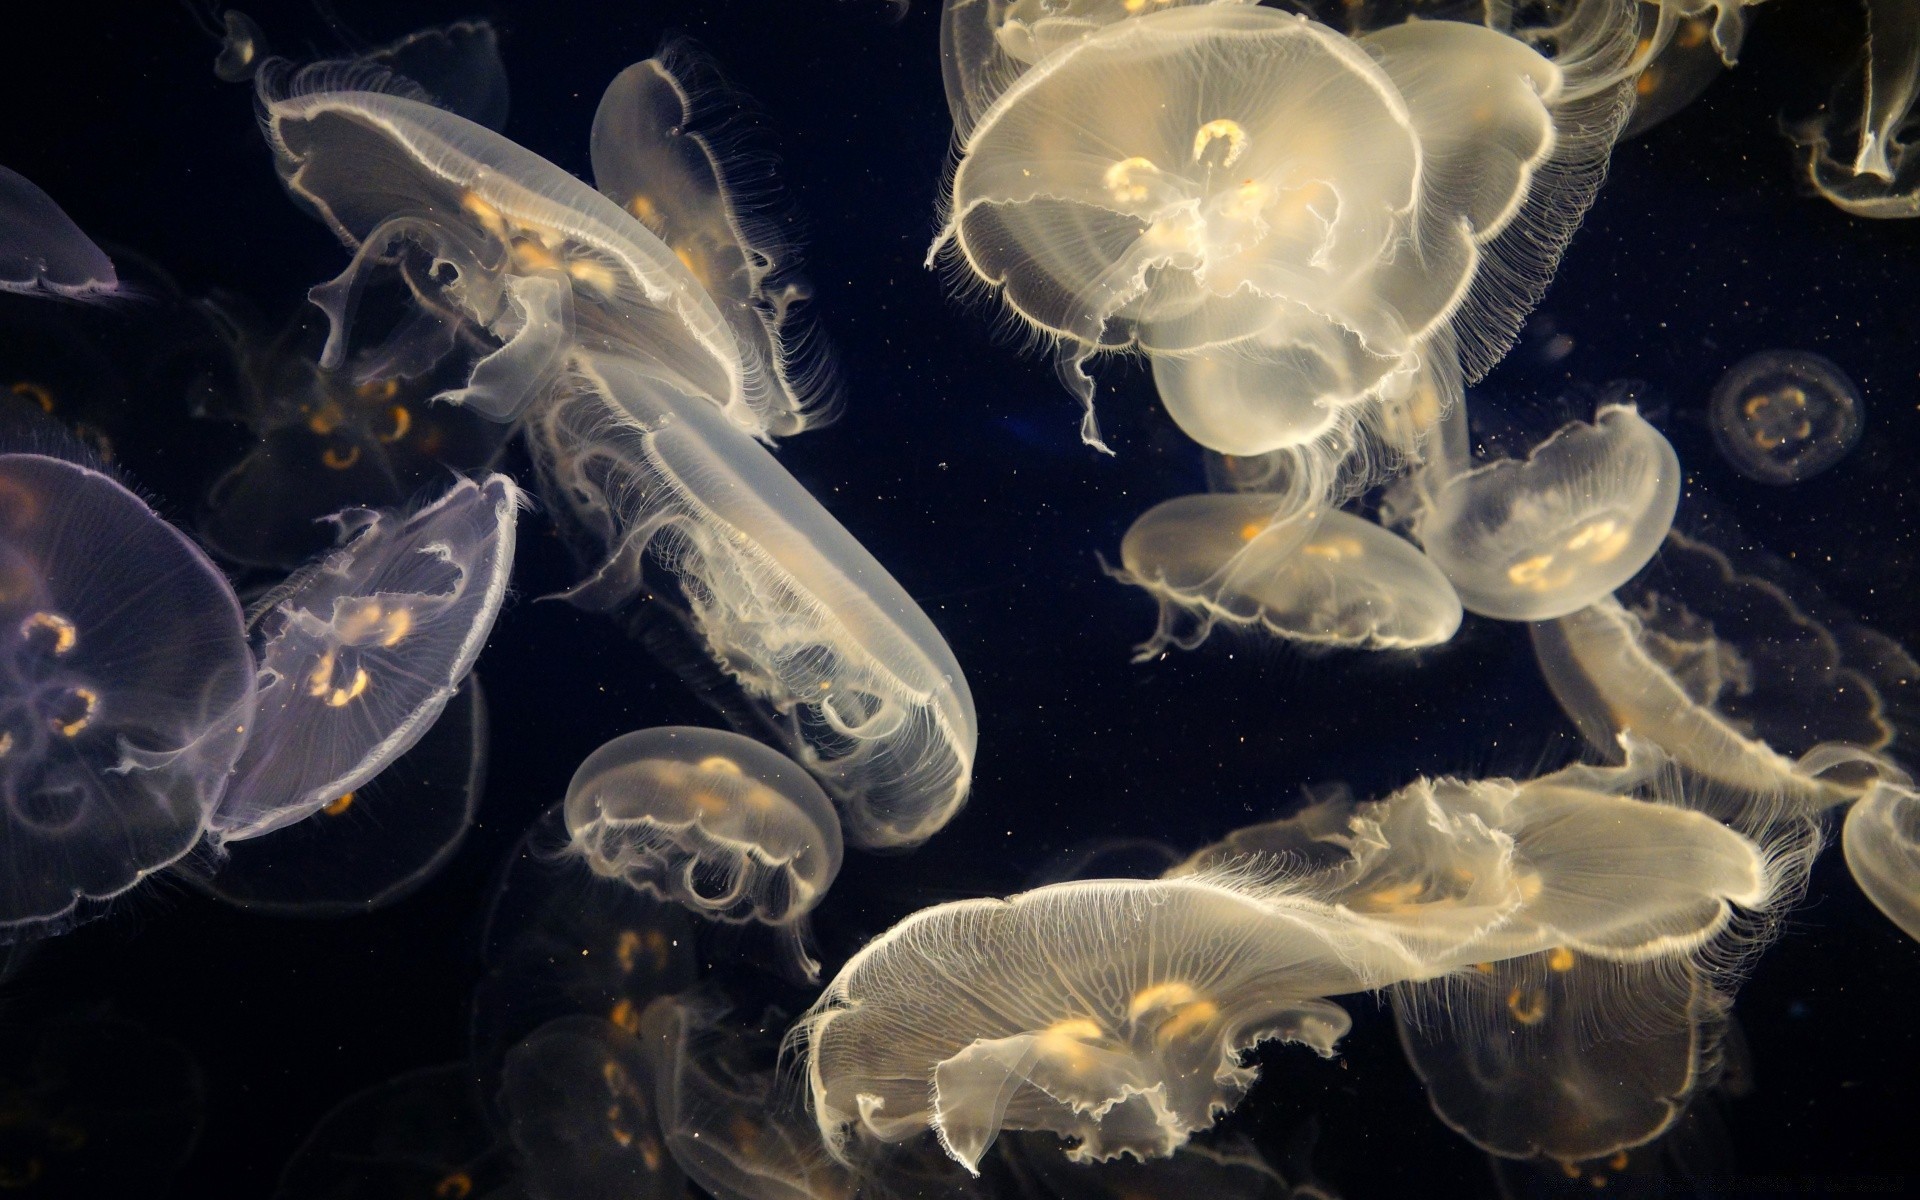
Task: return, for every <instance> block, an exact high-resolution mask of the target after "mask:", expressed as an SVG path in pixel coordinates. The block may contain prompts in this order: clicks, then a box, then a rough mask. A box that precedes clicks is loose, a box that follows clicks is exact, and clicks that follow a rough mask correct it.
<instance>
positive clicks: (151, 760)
mask: <svg viewBox="0 0 1920 1200" xmlns="http://www.w3.org/2000/svg"><path fill="white" fill-rule="evenodd" d="M0 498H3V500H4V502H0V639H4V644H5V650H4V652H3V653H0V801H3V802H4V806H3V807H0V818H3V820H0V839H3V843H0V844H3V845H4V852H5V855H6V862H7V868H6V870H5V873H4V878H5V881H4V884H0V933H9V934H13V935H16V936H17V935H19V934H21V933H23V932H33V931H40V932H48V931H53V930H56V929H58V928H59V927H60V926H62V925H64V924H67V923H70V922H72V921H74V920H76V919H79V918H82V917H84V916H86V915H89V913H90V912H91V911H92V909H93V907H94V906H95V905H96V903H97V902H99V901H104V900H107V899H110V898H112V897H114V896H117V895H119V894H120V893H122V892H124V891H126V890H127V889H129V888H131V887H133V886H134V885H136V884H138V883H139V882H140V881H141V880H143V879H145V878H146V877H147V876H148V875H150V874H152V873H153V872H155V871H157V870H160V869H161V868H163V867H166V866H168V865H169V864H171V863H173V862H175V861H176V860H178V859H179V858H180V857H181V856H183V855H185V854H186V853H187V851H188V850H190V849H191V848H192V847H193V845H194V843H195V842H197V841H199V840H200V836H201V834H202V833H203V832H204V831H205V829H206V827H207V822H208V819H209V816H210V814H211V813H212V811H213V809H214V806H215V804H216V802H217V801H218V800H219V799H220V796H221V790H222V788H223V787H224V786H225V784H226V782H227V778H228V775H229V773H230V772H231V771H232V769H233V767H234V763H235V760H236V759H237V758H238V757H239V755H240V753H241V747H242V744H243V742H244V741H245V740H246V736H247V731H248V729H249V728H250V727H251V725H252V720H251V717H252V712H253V704H254V687H253V659H252V656H251V655H250V654H249V653H248V651H247V643H246V635H245V630H244V627H243V626H242V624H241V614H240V606H239V602H238V601H237V600H235V598H234V595H233V589H232V588H231V587H230V586H228V584H227V581H226V579H225V577H223V576H222V575H221V574H220V572H219V571H218V570H217V569H216V568H215V567H214V566H213V564H212V563H211V562H209V561H207V557H206V555H204V554H202V553H201V552H200V551H199V549H198V548H196V547H195V546H194V545H193V543H192V542H190V541H188V540H187V538H186V537H184V536H183V535H182V534H181V533H180V532H179V531H178V530H176V529H174V528H173V527H172V526H171V525H168V524H167V523H166V522H165V521H163V520H162V519H161V518H160V517H159V516H157V515H156V514H155V513H154V511H153V510H152V509H151V508H149V507H148V506H147V504H146V503H145V502H144V501H142V500H141V499H140V498H139V497H138V496H136V495H134V494H133V493H132V492H130V491H128V490H127V489H126V488H125V487H123V486H122V485H121V484H120V483H119V482H118V481H117V480H115V479H114V478H112V477H111V476H109V475H107V474H106V473H104V472H103V471H101V470H100V469H97V468H95V467H92V466H88V465H85V464H83V463H80V462H70V461H67V460H65V459H60V458H53V457H49V456H47V455H42V454H24V453H15V454H0ZM83 906H85V907H83Z"/></svg>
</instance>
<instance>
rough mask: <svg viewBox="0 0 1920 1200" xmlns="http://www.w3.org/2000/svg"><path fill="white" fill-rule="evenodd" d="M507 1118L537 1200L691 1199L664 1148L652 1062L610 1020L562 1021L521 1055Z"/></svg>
mask: <svg viewBox="0 0 1920 1200" xmlns="http://www.w3.org/2000/svg"><path fill="white" fill-rule="evenodd" d="M500 1109H501V1111H502V1112H503V1113H505V1114H506V1119H507V1137H508V1140H509V1141H511V1142H512V1143H513V1147H514V1150H515V1151H516V1152H517V1154H518V1157H519V1161H520V1173H521V1185H522V1186H523V1187H524V1188H525V1189H526V1191H527V1194H528V1195H529V1196H531V1197H533V1198H534V1200H654V1198H656V1197H657V1198H658V1200H679V1198H681V1197H684V1196H686V1194H687V1183H686V1180H685V1179H684V1178H683V1177H682V1176H681V1174H680V1171H679V1168H677V1167H676V1166H675V1165H674V1162H673V1159H672V1158H671V1157H670V1156H669V1155H668V1154H667V1150H666V1147H665V1146H664V1145H663V1144H662V1142H661V1137H660V1120H659V1116H658V1114H657V1113H656V1111H655V1109H654V1086H653V1076H652V1072H651V1069H650V1067H649V1065H648V1062H647V1059H646V1055H645V1053H644V1052H643V1050H642V1048H641V1045H640V1043H639V1042H638V1041H637V1040H636V1039H635V1037H634V1035H633V1034H632V1033H630V1032H629V1031H627V1030H625V1029H622V1028H620V1027H619V1026H618V1025H614V1024H612V1023H611V1022H609V1021H607V1020H606V1019H605V1018H603V1017H591V1016H585V1015H579V1016H571V1017H561V1018H559V1019H557V1020H554V1021H550V1022H548V1023H547V1024H545V1025H542V1026H541V1027H540V1028H539V1029H537V1030H535V1031H534V1032H533V1033H532V1034H531V1035H530V1036H528V1037H527V1039H526V1040H525V1041H523V1042H521V1043H520V1044H519V1045H517V1046H515V1047H514V1048H513V1050H512V1052H511V1053H509V1054H508V1055H507V1061H506V1068H505V1070H504V1072H503V1073H502V1075H501V1081H500Z"/></svg>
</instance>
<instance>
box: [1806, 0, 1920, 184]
mask: <svg viewBox="0 0 1920 1200" xmlns="http://www.w3.org/2000/svg"><path fill="white" fill-rule="evenodd" d="M1862 60H1863V61H1862V63H1861V66H1860V68H1859V69H1858V70H1857V71H1856V72H1853V73H1851V74H1850V75H1849V76H1848V77H1847V78H1845V79H1844V80H1842V82H1841V84H1840V86H1839V87H1838V88H1836V89H1835V91H1834V95H1833V97H1832V98H1831V99H1830V100H1829V101H1828V102H1827V104H1826V106H1825V108H1824V109H1823V110H1822V112H1821V113H1820V114H1819V115H1817V116H1814V117H1812V118H1810V119H1809V120H1806V121H1802V122H1800V123H1798V124H1797V125H1792V126H1789V127H1788V130H1787V135H1788V136H1789V137H1790V138H1792V139H1793V142H1794V144H1795V145H1796V146H1797V147H1798V148H1799V151H1800V170H1801V172H1802V174H1803V175H1805V177H1806V179H1807V182H1808V183H1809V184H1811V185H1812V186H1813V189H1814V191H1816V192H1818V193H1820V195H1822V196H1825V197H1826V198H1827V199H1828V200H1829V201H1831V202H1832V203H1833V204H1835V205H1836V206H1838V207H1839V208H1841V209H1843V210H1845V211H1846V212H1849V213H1851V214H1853V215H1854V216H1856V217H1872V218H1882V219H1891V218H1900V217H1912V216H1920V155H1915V156H1912V157H1911V158H1909V151H1910V149H1911V148H1912V144H1913V139H1914V134H1915V120H1914V103H1915V101H1916V100H1920V12H1916V11H1915V9H1914V6H1913V5H1912V4H1909V3H1905V2H1904V0H1867V43H1866V47H1865V49H1864V51H1863V53H1862Z"/></svg>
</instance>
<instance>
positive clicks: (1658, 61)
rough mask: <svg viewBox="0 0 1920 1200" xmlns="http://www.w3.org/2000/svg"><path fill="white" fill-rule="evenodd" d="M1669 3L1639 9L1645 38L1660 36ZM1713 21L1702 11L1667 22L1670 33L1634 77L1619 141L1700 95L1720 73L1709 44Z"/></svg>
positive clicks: (1717, 54)
mask: <svg viewBox="0 0 1920 1200" xmlns="http://www.w3.org/2000/svg"><path fill="white" fill-rule="evenodd" d="M1669 12H1670V6H1667V5H1663V6H1660V7H1659V8H1657V9H1654V8H1643V11H1642V16H1641V25H1642V27H1643V28H1645V27H1647V26H1652V28H1651V29H1649V30H1648V32H1647V35H1646V36H1647V38H1648V40H1649V42H1650V43H1651V41H1652V39H1653V38H1655V37H1657V36H1659V35H1660V32H1661V25H1662V22H1663V21H1664V20H1667V19H1668V14H1669ZM1712 33H1713V23H1712V22H1711V21H1709V20H1708V19H1707V18H1706V16H1704V15H1695V16H1689V17H1682V18H1678V19H1675V20H1673V21H1672V31H1671V36H1670V37H1668V39H1667V41H1666V43H1665V45H1664V46H1663V47H1661V48H1660V49H1659V50H1657V51H1654V52H1653V54H1652V57H1651V58H1650V59H1649V60H1648V62H1647V65H1646V66H1644V67H1642V68H1641V69H1640V72H1639V73H1638V74H1637V75H1635V76H1634V79H1633V115H1632V116H1631V117H1629V118H1628V119H1627V124H1626V128H1624V129H1622V130H1621V131H1620V140H1621V141H1623V142H1624V141H1626V140H1627V139H1628V138H1634V137H1639V136H1640V135H1641V134H1643V133H1645V132H1646V131H1647V130H1649V129H1652V128H1653V127H1654V126H1655V125H1658V124H1660V123H1661V122H1662V121H1665V120H1666V119H1667V118H1668V117H1671V116H1673V115H1674V114H1675V113H1677V112H1679V111H1680V110H1681V109H1683V108H1685V107H1687V105H1689V104H1692V103H1693V102H1694V101H1695V100H1697V99H1699V98H1700V93H1702V92H1704V91H1706V90H1707V86H1708V85H1709V84H1711V83H1712V82H1713V81H1714V80H1715V79H1718V78H1719V77H1720V72H1721V69H1722V68H1723V67H1724V66H1725V65H1726V63H1725V61H1724V60H1723V59H1722V58H1721V52H1720V50H1719V48H1718V47H1717V46H1715V45H1714V42H1713V37H1712Z"/></svg>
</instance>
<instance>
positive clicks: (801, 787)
mask: <svg viewBox="0 0 1920 1200" xmlns="http://www.w3.org/2000/svg"><path fill="white" fill-rule="evenodd" d="M565 813H566V820H567V830H568V832H569V833H570V834H571V836H572V844H573V849H574V852H575V853H576V854H579V855H581V856H582V857H583V858H585V859H586V861H587V862H588V863H589V864H591V865H592V867H593V870H594V871H595V873H597V874H600V875H604V876H608V877H611V878H617V879H622V880H625V881H626V882H627V883H628V884H630V885H632V886H633V887H636V888H640V889H643V890H645V891H648V892H651V893H652V894H654V895H656V896H659V897H660V898H661V899H662V900H671V901H674V902H676V903H678V904H680V905H682V906H684V907H685V908H687V909H689V910H690V911H692V912H695V913H698V914H699V915H701V916H703V917H708V918H710V919H713V920H719V921H730V922H735V923H738V922H745V921H757V922H759V923H761V924H763V925H769V926H772V927H774V928H776V929H779V930H781V931H783V933H784V934H785V937H786V941H787V949H788V952H789V953H790V954H791V955H792V956H793V957H794V958H795V959H796V960H797V962H798V965H799V967H800V970H801V972H802V973H803V974H805V975H806V976H807V977H808V978H816V977H817V976H818V975H819V973H820V964H819V963H818V962H815V961H814V960H813V958H812V957H811V956H810V955H808V954H807V952H806V948H805V947H806V916H807V913H808V912H810V911H812V909H813V907H814V905H816V904H818V903H819V902H820V898H821V897H822V896H824V895H825V894H826V891H827V888H828V887H829V886H830V885H831V884H832V883H833V878H834V876H835V875H837V874H839V872H840V858H841V854H842V848H841V839H840V818H839V817H838V816H837V815H836V814H835V813H834V810H833V803H832V802H831V801H830V800H828V799H827V796H826V793H825V792H823V791H821V790H820V785H819V784H817V783H815V782H814V781H813V779H812V778H811V777H810V776H808V775H807V773H806V772H804V771H802V770H801V769H800V768H799V767H798V766H797V765H796V764H794V763H793V762H791V761H790V760H789V759H787V758H786V757H785V756H784V755H781V754H779V753H777V752H775V751H773V750H770V749H768V748H767V747H765V746H763V745H761V744H760V743H758V742H756V741H754V740H753V739H751V738H746V737H742V736H740V735H739V734H737V733H729V732H726V731H725V730H719V729H696V728H690V727H686V726H666V727H662V728H657V729H642V730H639V731H638V732H635V733H628V734H623V735H621V736H620V737H617V738H614V739H613V740H612V741H610V742H608V743H607V744H606V745H604V746H601V747H600V748H599V749H597V750H595V751H594V752H593V753H592V754H589V755H588V756H587V758H586V761H584V762H582V763H581V764H580V767H579V769H578V770H576V771H575V772H574V774H573V782H572V783H570V784H569V785H568V786H567V798H566V805H565Z"/></svg>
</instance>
